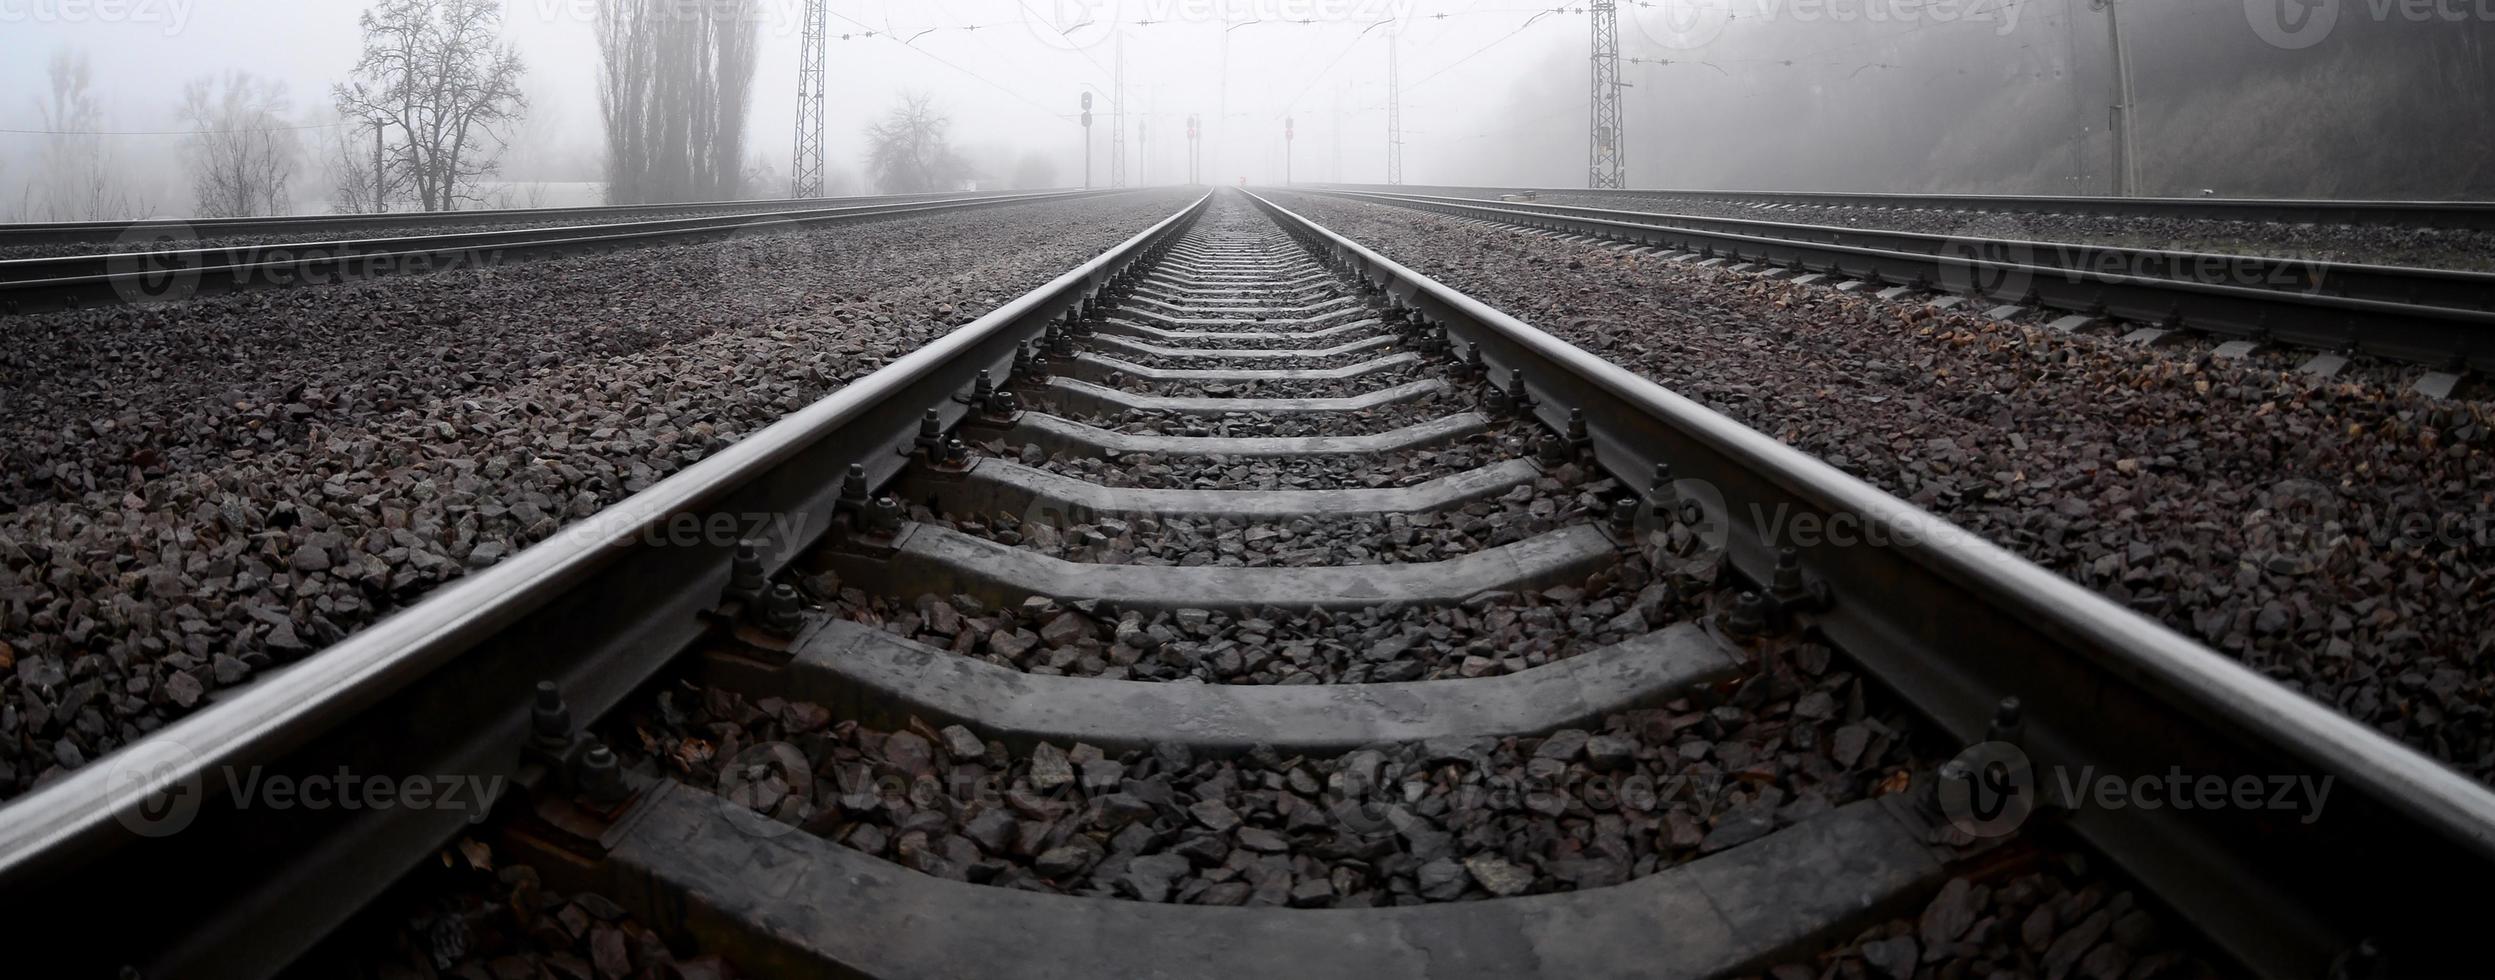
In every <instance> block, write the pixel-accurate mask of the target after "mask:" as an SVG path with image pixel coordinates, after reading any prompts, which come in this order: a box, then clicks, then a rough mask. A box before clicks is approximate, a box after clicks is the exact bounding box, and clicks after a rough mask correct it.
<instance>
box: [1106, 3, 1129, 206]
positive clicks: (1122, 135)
mask: <svg viewBox="0 0 2495 980" xmlns="http://www.w3.org/2000/svg"><path fill="white" fill-rule="evenodd" d="M1117 58H1118V62H1117V71H1116V73H1115V74H1114V75H1113V76H1112V78H1111V82H1112V84H1111V87H1110V91H1109V186H1111V187H1124V186H1126V32H1125V31H1123V30H1121V31H1119V32H1118V53H1117Z"/></svg>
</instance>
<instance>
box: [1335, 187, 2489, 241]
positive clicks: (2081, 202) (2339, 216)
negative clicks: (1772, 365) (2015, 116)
mask: <svg viewBox="0 0 2495 980" xmlns="http://www.w3.org/2000/svg"><path fill="white" fill-rule="evenodd" d="M1313 186H1317V187H1332V188H1340V189H1344V190H1364V191H1384V192H1388V193H1415V194H1434V195H1456V196H1464V195H1480V194H1485V193H1489V194H1527V193H1530V194H1564V195H1568V196H1571V197H1592V198H1611V199H1614V200H1620V201H1635V202H1658V201H1707V202H1720V203H1726V204H1756V205H1763V206H1770V207H1792V208H1859V209H1862V210H1865V211H1871V212H1881V211H1904V212H1947V213H1957V214H2006V215H2029V214H2071V215H2094V216H2104V217H2117V218H2162V219H2182V220H2198V221H2245V222H2257V223H2263V224H2294V225H2356V226H2373V227H2390V228H2440V229H2448V230H2468V231H2490V230H2495V203H2488V202H2484V201H2325V200H2304V199H2295V198H2229V197H2089V196H2084V195H2063V194H2039V195H2011V194H1848V193H1835V192H1823V191H1692V190H1637V189H1631V190H1589V189H1586V188H1581V187H1462V186H1439V185H1417V184H1397V185H1386V184H1319V185H1313Z"/></svg>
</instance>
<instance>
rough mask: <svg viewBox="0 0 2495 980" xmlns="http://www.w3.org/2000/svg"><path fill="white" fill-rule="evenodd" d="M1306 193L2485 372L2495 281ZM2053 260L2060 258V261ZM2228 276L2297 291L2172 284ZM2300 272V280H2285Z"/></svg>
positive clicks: (2494, 358) (2493, 353)
mask: <svg viewBox="0 0 2495 980" xmlns="http://www.w3.org/2000/svg"><path fill="white" fill-rule="evenodd" d="M1310 193H1316V194H1324V195H1329V196H1336V197H1341V198H1344V199H1347V200H1359V201H1369V202H1374V203H1380V204H1386V205H1391V206H1395V207H1402V208H1408V209H1413V210H1420V211H1429V212H1435V213H1439V214H1448V215H1455V216H1460V217H1474V218H1483V219H1487V220H1492V221H1499V222H1504V223H1508V224H1514V225H1519V226H1523V227H1529V228H1541V229H1546V230H1552V231H1562V232H1567V233H1570V234H1579V235H1587V236H1591V237H1595V238H1600V239H1604V240H1608V241H1623V242H1632V243H1638V244H1645V245H1651V246H1656V247H1664V248H1678V249H1684V250H1688V251H1692V252H1697V253H1699V254H1701V255H1705V256H1708V257H1725V258H1730V259H1733V260H1736V261H1756V262H1763V263H1768V264H1772V265H1780V266H1788V267H1792V268H1796V269H1804V270H1809V271H1814V272H1826V273H1831V274H1836V275H1842V276H1848V277H1854V278H1861V279H1867V280H1870V281H1873V282H1875V283H1885V284H1890V285H1907V286H1916V287H1920V288H1926V289H1935V290H1944V291H1949V292H1957V293H1964V294H1968V295H1974V296H1979V297H1988V298H1991V299H1995V300H1999V301H2002V302H2013V303H2028V304H2034V305H2037V306H2042V307H2047V308H2051V309H2057V310H2064V311H2068V312H2073V313H2080V314H2084V315H2088V316H2111V317H2117V318H2120V319H2124V320H2130V321H2135V322H2140V323H2146V324H2154V325H2160V326H2170V327H2171V326H2188V327H2191V328H2193V329H2196V330H2202V331H2206V332H2209V333H2214V334H2220V335H2224V336H2230V337H2241V338H2248V339H2253V340H2261V341H2275V342H2279V343H2286V344H2293V345H2296V346H2301V347H2310V348H2315V349H2319V350H2334V351H2336V350H2348V351H2360V352H2363V353H2368V354H2373V355H2377V356H2382V357H2389V358H2393V359H2397V360H2405V361H2414V362H2420V363H2425V364H2430V365H2438V366H2439V365H2445V364H2464V363H2465V364H2468V365H2470V366H2473V367H2477V368H2481V369H2495V274H2489V273H2473V272H2454V271H2449V270H2436V269H2402V268H2396V267H2389V266H2349V265H2336V264H2331V263H2306V262H2298V261H2295V260H2267V259H2247V258H2242V257H2236V256H2211V255H2197V254H2194V253H2182V252H2154V251H2143V250H2135V249H2120V248H2112V247H2105V246H2089V245H2063V244H2054V243H2036V242H2017V241H2010V240H1981V239H1949V238H1946V237H1944V236H1934V235H1917V234H1910V233H1903V232H1889V231H1881V230H1877V229H1861V228H1839V227H1830V226H1813V225H1790V224H1782V223H1778V222H1761V221H1748V220H1743V219H1715V218H1689V217H1686V216H1681V215H1654V214H1644V213H1638V212H1622V211H1605V210H1601V209H1595V208H1574V207H1567V206H1562V205H1518V204H1510V203H1505V202H1482V201H1471V200H1465V199H1458V198H1437V197H1413V196H1407V195H1393V194H1373V193H1368V192H1360V191H1312V192H1310ZM2057 250H2063V251H2060V252H2059V254H2058V260H2057ZM2060 263H2067V264H2060ZM2230 266H2231V267H2234V268H2237V269H2238V270H2241V271H2242V274H2239V275H2236V276H2234V277H2233V278H2237V279H2241V280H2249V281H2269V280H2277V281H2280V282H2281V284H2282V285H2288V284H2291V283H2292V284H2297V286H2296V288H2273V287H2271V286H2267V285H2260V286H2254V285H2240V284H2236V283H2224V282H2206V281H2201V280H2200V279H2197V278H2185V277H2181V276H2189V275H2191V274H2193V273H2195V272H2198V271H2205V270H2207V269H2209V268H2211V267H2215V268H2217V269H2220V270H2224V269H2226V268H2228V267H2230ZM2109 267H2110V269H2111V270H2114V271H2109ZM2299 269H2300V270H2304V271H2294V270H2299ZM2119 270H2132V271H2119ZM2334 291H2344V292H2345V293H2347V295H2338V294H2335V293H2334ZM2366 294H2371V295H2366ZM2410 296H2418V297H2429V298H2434V299H2440V300H2444V301H2447V302H2456V303H2463V304H2482V305H2474V306H2472V305H2453V306H2445V305H2433V304H2431V303H2420V302H2415V301H2411V300H2409V299H2408V298H2407V297H2410Z"/></svg>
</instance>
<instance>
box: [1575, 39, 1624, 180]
mask: <svg viewBox="0 0 2495 980" xmlns="http://www.w3.org/2000/svg"><path fill="white" fill-rule="evenodd" d="M1617 2H1618V0H1593V3H1594V125H1593V129H1592V131H1591V132H1590V133H1589V134H1588V137H1587V138H1588V141H1589V145H1588V147H1587V149H1586V177H1585V186H1587V187H1594V188H1617V187H1619V186H1620V172H1621V170H1622V169H1623V161H1622V156H1623V155H1624V153H1623V151H1624V149H1625V148H1624V147H1623V145H1622V143H1623V139H1622V135H1623V134H1622V132H1621V126H1620V8H1619V7H1618V5H1617Z"/></svg>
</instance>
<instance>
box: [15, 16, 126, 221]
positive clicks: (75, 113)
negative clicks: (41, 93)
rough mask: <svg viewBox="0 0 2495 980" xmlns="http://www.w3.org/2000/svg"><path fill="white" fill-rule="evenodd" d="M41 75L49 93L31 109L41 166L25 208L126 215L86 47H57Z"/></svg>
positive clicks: (56, 217) (57, 216)
mask: <svg viewBox="0 0 2495 980" xmlns="http://www.w3.org/2000/svg"><path fill="white" fill-rule="evenodd" d="M45 78H46V80H47V81H49V82H50V90H49V95H50V98H49V99H39V100H37V101H36V103H35V109H36V111H37V112H38V113H40V114H41V116H42V118H43V128H44V129H45V130H46V131H47V135H46V136H45V137H44V144H43V157H42V161H41V164H40V170H39V172H38V174H37V176H35V177H34V178H33V179H31V180H30V181H29V182H28V187H27V191H28V196H29V198H31V201H30V204H29V207H28V209H27V211H28V213H29V214H34V213H41V214H43V215H44V216H45V217H46V218H48V219H50V220H53V221H95V220H100V219H104V218H119V217H128V216H129V215H130V214H131V213H132V207H131V201H130V196H129V194H128V192H126V191H125V190H123V189H122V188H121V187H120V186H119V183H118V181H117V180H116V179H115V168H114V166H113V161H112V158H111V156H110V155H109V154H107V153H106V152H105V150H104V137H103V136H102V135H101V134H100V131H101V130H102V129H103V127H104V109H103V106H102V104H101V103H100V102H99V101H98V100H97V99H96V96H95V92H94V91H93V88H92V85H93V81H94V75H93V72H92V70H91V69H90V68H89V67H88V64H87V56H86V53H85V52H83V51H74V50H71V49H68V48H59V49H55V50H54V51H53V52H52V60H51V62H50V63H49V64H48V65H46V66H45Z"/></svg>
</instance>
